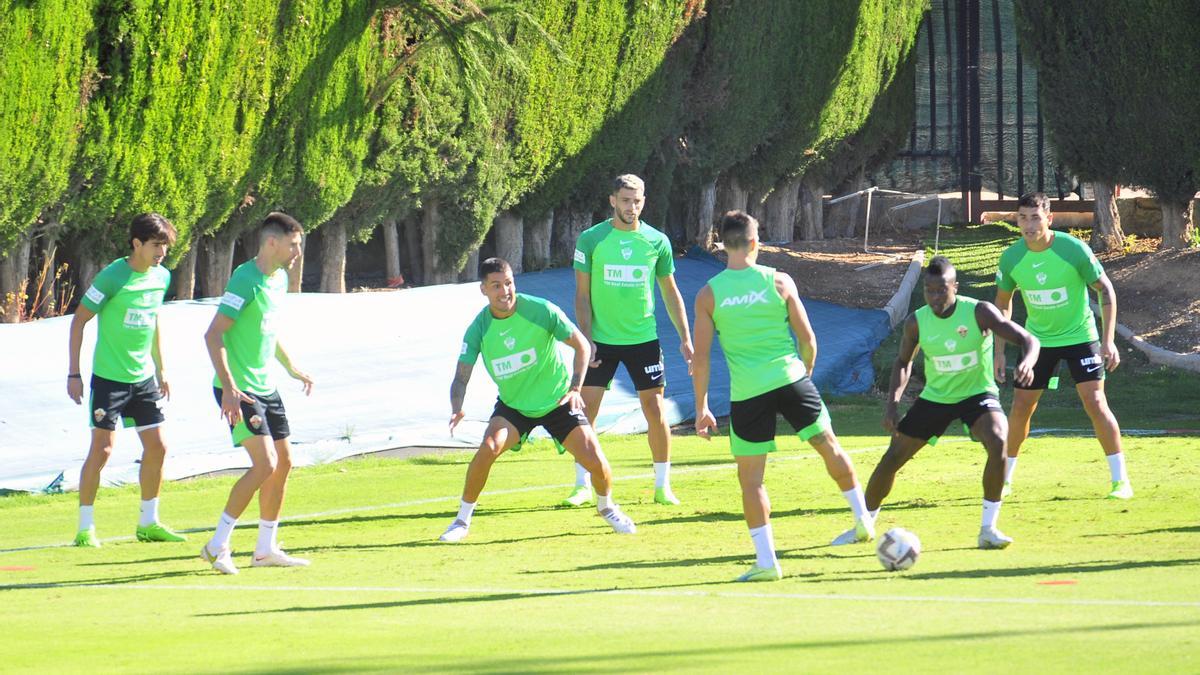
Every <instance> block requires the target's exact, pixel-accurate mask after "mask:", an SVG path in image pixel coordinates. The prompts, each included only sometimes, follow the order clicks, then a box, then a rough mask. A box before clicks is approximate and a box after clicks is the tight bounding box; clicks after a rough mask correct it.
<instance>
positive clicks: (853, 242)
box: [717, 236, 921, 309]
mask: <svg viewBox="0 0 1200 675" xmlns="http://www.w3.org/2000/svg"><path fill="white" fill-rule="evenodd" d="M870 248H871V251H872V252H871V253H865V252H863V243H862V240H861V239H826V240H822V241H796V242H792V243H790V244H788V245H786V246H763V247H762V251H761V252H760V253H759V254H758V263H759V264H760V265H767V266H768V267H774V268H775V269H777V270H780V271H782V272H787V273H788V274H791V275H792V278H793V279H795V280H796V286H797V287H798V288H799V290H800V295H801V296H803V297H805V298H812V299H814V300H824V301H826V302H832V303H835V304H838V305H842V306H845V307H859V308H865V309H881V308H882V307H883V306H884V305H886V304H887V303H888V300H891V299H892V295H894V294H895V293H896V289H898V288H899V287H900V280H901V279H903V278H904V273H905V272H906V271H908V264H909V263H910V262H912V256H913V253H914V252H916V251H917V250H918V249H919V248H921V244H920V240H919V238H917V237H915V236H914V237H912V238H911V239H903V238H898V237H893V238H891V239H879V240H873V241H871V245H870ZM717 257H718V258H721V259H724V253H722V252H718V253H717ZM872 263H877V264H876V265H875V266H874V267H871V268H869V269H865V270H859V269H858V268H859V267H862V266H864V265H869V264H872Z"/></svg>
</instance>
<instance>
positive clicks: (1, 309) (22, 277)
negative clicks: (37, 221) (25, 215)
mask: <svg viewBox="0 0 1200 675" xmlns="http://www.w3.org/2000/svg"><path fill="white" fill-rule="evenodd" d="M32 239H33V237H32V233H29V232H26V233H25V234H23V235H21V238H20V239H18V240H17V241H16V243H15V244H13V247H12V248H11V249H9V251H8V253H7V255H4V256H2V257H0V322H3V323H17V322H18V321H20V320H21V314H22V312H23V311H24V308H25V299H24V298H23V297H21V296H22V295H23V294H24V293H26V292H27V290H26V288H25V287H26V286H27V282H28V280H29V250H30V245H31V243H32Z"/></svg>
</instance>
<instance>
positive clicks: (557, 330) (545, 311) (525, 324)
mask: <svg viewBox="0 0 1200 675" xmlns="http://www.w3.org/2000/svg"><path fill="white" fill-rule="evenodd" d="M573 332H575V324H573V323H571V320H570V319H568V318H567V315H566V314H563V311H562V310H561V309H559V308H558V306H557V305H555V304H554V303H552V302H550V301H549V300H543V299H542V298H538V297H535V296H532V295H525V294H523V293H518V294H517V308H516V311H515V312H513V314H512V316H509V317H508V318H507V319H497V318H496V317H495V316H494V315H493V314H492V310H491V309H490V308H488V307H484V308H483V310H482V311H481V312H479V314H478V315H477V316H476V317H475V320H474V321H472V322H471V325H470V327H468V328H467V332H466V334H465V335H463V343H462V351H461V352H460V354H459V357H458V360H459V361H461V362H463V363H469V364H474V363H475V359H476V358H478V357H479V355H480V354H483V367H484V368H486V369H487V372H488V375H491V377H492V380H493V381H495V382H496V387H497V388H498V389H499V390H500V400H501V401H504V403H505V405H507V406H508V407H510V408H512V409H514V410H516V411H517V412H519V413H521V414H522V415H526V416H528V417H541V416H542V415H545V414H546V413H548V412H550V411H551V410H554V409H555V408H556V407H558V400H559V399H561V398H562V397H563V396H564V395H565V394H566V393H567V390H568V389H570V388H571V378H570V375H569V374H568V373H567V364H566V362H565V361H564V360H563V357H562V354H560V353H559V352H558V347H557V346H556V345H555V342H560V341H564V340H566V339H567V338H569V337H571V333H573Z"/></svg>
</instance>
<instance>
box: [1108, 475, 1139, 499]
mask: <svg viewBox="0 0 1200 675" xmlns="http://www.w3.org/2000/svg"><path fill="white" fill-rule="evenodd" d="M1108 498H1109V499H1133V484H1132V483H1130V482H1129V480H1128V479H1126V480H1114V481H1113V482H1112V491H1111V492H1109V493H1108Z"/></svg>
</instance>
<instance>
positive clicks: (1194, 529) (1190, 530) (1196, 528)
mask: <svg viewBox="0 0 1200 675" xmlns="http://www.w3.org/2000/svg"><path fill="white" fill-rule="evenodd" d="M1196 533H1200V525H1180V526H1179V527H1160V528H1158V529H1154V530H1142V531H1141V532H1103V533H1100V534H1085V535H1083V536H1084V537H1133V536H1138V535H1142V534H1196Z"/></svg>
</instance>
